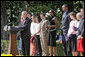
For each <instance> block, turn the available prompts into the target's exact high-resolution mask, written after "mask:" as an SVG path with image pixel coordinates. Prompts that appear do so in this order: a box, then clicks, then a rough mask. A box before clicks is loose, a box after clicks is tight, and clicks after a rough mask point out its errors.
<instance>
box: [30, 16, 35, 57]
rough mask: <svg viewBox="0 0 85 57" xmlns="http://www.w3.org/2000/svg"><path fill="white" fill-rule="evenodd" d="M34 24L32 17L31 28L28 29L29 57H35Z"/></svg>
mask: <svg viewBox="0 0 85 57" xmlns="http://www.w3.org/2000/svg"><path fill="white" fill-rule="evenodd" d="M35 27H36V23H35V16H32V22H31V27H30V32H31V39H30V42H31V43H30V56H35V52H36V43H35V40H34V39H35V37H34V34H35V32H36V29H35Z"/></svg>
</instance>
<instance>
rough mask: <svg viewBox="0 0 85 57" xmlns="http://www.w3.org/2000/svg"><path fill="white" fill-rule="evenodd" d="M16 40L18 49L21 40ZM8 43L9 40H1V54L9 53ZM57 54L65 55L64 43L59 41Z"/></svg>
mask: <svg viewBox="0 0 85 57" xmlns="http://www.w3.org/2000/svg"><path fill="white" fill-rule="evenodd" d="M16 42H17V49H18V47H19V40H17V41H16ZM8 44H9V40H1V54H2V53H5V54H7V51H8ZM18 53H19V54H20V51H19V50H18ZM56 54H57V56H64V55H63V48H62V44H59V43H57V42H56Z"/></svg>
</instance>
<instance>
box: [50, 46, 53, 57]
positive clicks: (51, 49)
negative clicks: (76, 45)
mask: <svg viewBox="0 0 85 57" xmlns="http://www.w3.org/2000/svg"><path fill="white" fill-rule="evenodd" d="M52 55H53V47H52V46H50V56H52Z"/></svg>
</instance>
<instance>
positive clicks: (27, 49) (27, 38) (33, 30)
mask: <svg viewBox="0 0 85 57" xmlns="http://www.w3.org/2000/svg"><path fill="white" fill-rule="evenodd" d="M49 14H50V19H49V20H46V18H45V13H41V14H40V19H41V21H40V19H39V16H36V15H32V16H31V14H30V13H27V12H26V11H23V12H22V15H21V24H22V25H21V26H20V27H19V28H21V29H22V28H23V29H24V30H23V31H21V39H22V53H23V55H30V56H49V47H50V51H51V52H50V55H51V56H52V55H53V49H54V55H55V56H56V28H57V27H58V21H57V18H56V17H55V16H54V12H53V11H52V10H50V11H49ZM27 34H28V35H27Z"/></svg>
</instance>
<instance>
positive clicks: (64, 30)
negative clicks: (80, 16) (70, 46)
mask: <svg viewBox="0 0 85 57" xmlns="http://www.w3.org/2000/svg"><path fill="white" fill-rule="evenodd" d="M62 11H64V13H63V16H62V25H61V29H62V33H61V34H62V42H63V49H64V55H65V56H66V55H67V47H66V40H65V38H66V35H67V32H68V28H69V23H70V21H71V18H70V16H69V11H68V6H67V5H66V4H64V5H63V6H62Z"/></svg>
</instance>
